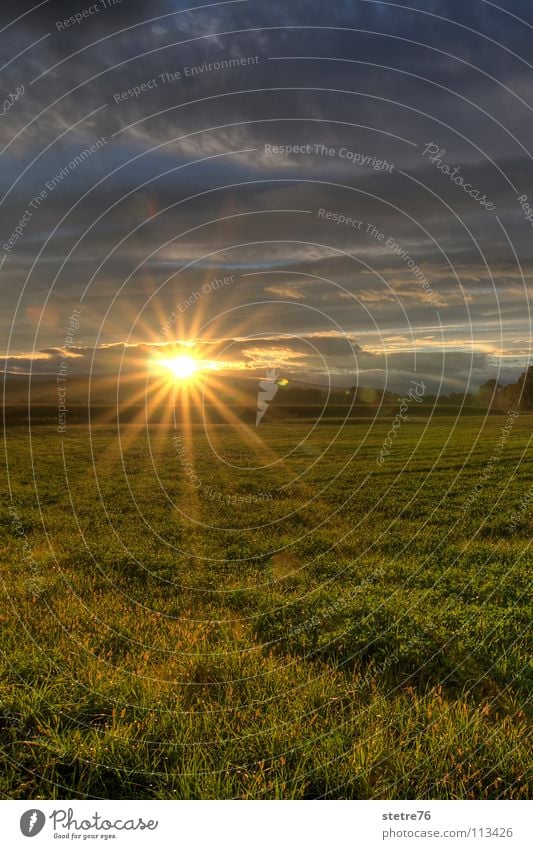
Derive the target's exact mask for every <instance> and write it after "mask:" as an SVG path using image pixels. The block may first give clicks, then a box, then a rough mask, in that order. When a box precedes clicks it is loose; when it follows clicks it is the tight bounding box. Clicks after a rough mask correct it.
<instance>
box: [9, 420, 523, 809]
mask: <svg viewBox="0 0 533 849" xmlns="http://www.w3.org/2000/svg"><path fill="white" fill-rule="evenodd" d="M504 421H505V420H504V419H502V418H501V417H490V418H489V419H487V421H486V422H484V421H483V420H482V419H481V418H479V419H473V418H469V419H464V420H460V421H458V422H456V421H455V420H452V419H449V420H448V419H439V420H438V421H437V422H431V423H428V422H427V421H425V420H413V421H410V422H407V423H404V425H403V426H402V428H401V430H400V431H399V432H398V433H397V434H396V435H395V437H394V440H393V446H392V449H391V451H390V455H389V456H388V458H387V461H386V463H385V464H384V465H382V466H379V464H377V462H376V458H377V456H378V454H379V451H380V448H381V446H382V445H383V441H384V439H385V438H386V435H387V432H388V430H389V428H390V422H389V423H387V422H384V421H383V422H379V423H378V424H377V425H372V424H371V423H370V422H358V423H351V424H350V425H348V426H346V427H344V428H339V426H338V425H337V424H333V423H327V424H323V425H320V426H319V427H317V428H316V429H315V430H314V431H312V432H310V429H311V427H312V425H308V424H306V423H303V422H302V423H297V424H294V423H291V424H279V425H276V426H273V425H268V423H266V422H265V423H264V424H262V425H261V427H260V428H258V429H257V431H255V432H254V433H253V434H250V435H249V436H248V434H247V433H245V432H243V431H235V430H234V429H233V428H230V427H225V426H218V427H213V428H210V429H209V431H208V433H207V435H206V434H205V433H204V431H203V429H202V428H201V427H195V428H193V429H192V432H191V433H188V431H187V429H184V430H183V431H180V432H179V433H178V435H179V436H180V437H181V439H182V442H181V443H180V444H181V445H183V444H185V446H186V450H185V451H184V450H182V451H181V453H180V451H178V450H177V444H178V443H177V441H176V439H175V437H176V433H175V432H174V431H173V430H172V429H169V430H167V429H165V428H162V427H152V428H150V429H149V430H148V431H146V430H145V429H136V428H134V427H133V426H127V427H124V428H123V429H121V431H120V432H118V431H117V430H116V429H113V428H111V427H100V428H98V427H97V428H94V429H93V430H92V432H91V434H90V439H89V431H88V429H87V428H85V427H82V426H74V425H69V427H68V432H67V434H66V436H65V437H64V439H63V441H61V439H60V438H59V436H58V434H57V433H55V432H54V430H53V429H51V428H46V427H43V426H41V427H37V428H35V429H34V430H33V431H32V434H31V445H30V442H29V438H28V432H27V430H26V429H24V428H22V427H21V428H17V427H13V428H11V429H10V430H9V431H8V435H7V456H8V460H9V485H10V487H11V491H12V501H10V500H9V499H8V500H6V502H5V504H4V506H3V509H2V511H1V513H0V522H1V525H0V527H1V531H2V544H3V555H2V579H3V582H4V586H5V601H6V603H5V604H4V609H3V611H2V625H3V628H2V632H3V637H2V643H3V645H2V648H3V670H2V672H3V675H2V684H1V691H0V694H1V709H0V735H1V741H2V745H3V747H4V756H5V762H6V763H7V765H8V768H7V769H6V771H5V772H4V775H3V777H2V779H1V780H2V782H3V783H2V785H0V792H1V793H2V794H3V795H5V796H8V797H11V798H13V797H14V798H49V797H52V798H53V797H56V798H79V797H85V796H95V797H103V798H113V797H116V798H176V797H178V798H245V799H252V798H291V799H292V798H296V799H302V798H308V799H309V798H317V797H326V798H497V797H501V798H526V797H529V796H530V785H529V782H530V774H529V773H528V750H529V746H528V728H529V727H530V726H529V725H528V718H530V713H529V710H528V708H529V707H530V694H531V690H530V681H531V679H530V667H529V658H530V656H531V643H530V623H531V604H530V600H531V592H530V590H531V586H530V580H531V555H530V551H529V542H530V538H531V529H532V525H531V510H530V504H531V502H530V501H528V498H527V496H528V493H529V492H530V491H531V488H532V486H533V465H532V462H531V460H532V457H531V449H530V438H531V431H532V427H531V426H532V424H533V417H531V416H526V415H522V416H521V417H520V418H519V419H518V420H517V421H516V422H515V424H514V425H513V427H512V428H511V429H510V432H509V433H508V434H507V436H506V438H505V442H504V444H503V446H502V447H501V450H497V446H498V443H499V440H500V439H501V428H502V427H503V425H504ZM62 443H63V444H62ZM500 445H501V443H500ZM30 448H31V451H30ZM491 457H492V458H493V459H492V461H491ZM280 458H284V459H283V460H281V459H280ZM494 458H496V459H494ZM10 505H13V506H14V509H15V510H16V521H14V512H13V510H11V512H10V511H9V506H10ZM28 552H31V557H30V556H29V554H28Z"/></svg>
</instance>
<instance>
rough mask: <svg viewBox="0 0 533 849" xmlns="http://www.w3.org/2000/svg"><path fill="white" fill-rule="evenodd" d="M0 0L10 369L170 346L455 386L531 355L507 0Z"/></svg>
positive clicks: (144, 353) (306, 371)
mask: <svg viewBox="0 0 533 849" xmlns="http://www.w3.org/2000/svg"><path fill="white" fill-rule="evenodd" d="M6 5H7V6H8V8H7V9H3V10H2V12H1V13H0V15H1V17H0V30H1V32H0V49H1V54H0V67H1V68H2V87H3V98H4V103H3V105H2V106H0V113H1V117H0V147H1V160H2V165H3V167H2V168H1V169H0V194H1V205H0V225H1V227H0V240H1V245H0V262H1V271H0V280H1V286H2V299H1V310H0V322H1V327H2V339H3V344H2V351H1V352H0V353H1V355H2V363H3V366H4V369H5V370H6V371H7V372H17V373H23V374H25V373H29V372H31V373H32V374H54V373H55V372H56V371H57V368H58V365H59V364H60V362H61V361H64V360H65V359H68V363H69V369H70V370H71V372H72V373H77V374H86V373H89V372H96V373H103V374H109V373H114V372H116V370H117V368H119V367H120V368H124V369H125V370H126V371H127V370H128V369H131V370H135V369H136V370H139V368H141V370H142V366H143V363H144V364H145V365H146V368H149V363H150V358H151V356H152V354H153V352H154V351H156V352H158V353H159V354H160V353H161V351H162V350H164V346H172V349H173V350H175V349H176V343H177V342H178V343H179V344H180V346H182V347H183V350H188V351H192V352H194V355H195V356H199V357H202V358H207V359H209V361H210V362H213V363H215V364H216V366H217V368H220V369H221V370H224V369H227V370H228V372H229V373H232V372H234V371H238V372H239V374H246V373H248V372H250V373H253V374H255V373H257V372H261V371H264V370H265V369H269V368H275V369H277V370H278V371H279V373H283V374H284V375H287V376H288V377H290V378H291V379H297V380H300V381H303V382H308V383H313V384H324V385H325V384H326V383H333V384H334V385H339V386H343V385H353V384H354V383H355V382H356V381H357V382H358V383H359V384H360V385H363V386H375V387H384V388H387V389H393V390H398V391H401V390H402V389H404V388H406V387H408V386H409V384H410V381H411V380H412V379H413V378H415V377H417V378H418V379H423V380H424V382H425V384H426V385H427V386H428V387H429V388H430V389H431V391H434V392H450V391H454V392H473V391H476V389H477V388H478V387H479V385H480V384H481V383H483V382H484V381H486V380H487V379H489V378H494V377H496V378H497V379H498V380H499V381H500V382H501V383H504V384H505V383H509V382H511V381H514V380H516V378H517V377H518V375H519V374H520V373H521V372H522V371H524V369H525V367H526V366H527V365H528V363H529V362H530V361H531V354H530V345H531V316H530V313H529V295H530V293H531V268H532V261H533V229H532V227H533V220H529V218H531V219H533V171H532V155H531V147H532V132H531V128H532V126H533V124H532V110H533V86H532V84H531V83H532V79H533V77H532V74H533V65H532V64H531V50H530V47H531V40H532V37H533V9H532V8H531V7H530V4H529V3H528V2H526V0H508V2H504V0H501V2H499V3H496V2H489V0H469V2H468V3H465V2H463V0H461V1H460V2H459V0H425V2H422V0H410V2H405V3H397V2H378V0H349V2H348V0H346V2H345V1H344V0H337V2H335V3H329V2H324V0H291V2H286V0H283V1H282V0H269V2H268V3H266V2H264V0H228V2H222V3H205V2H201V3H199V2H194V0H188V2H182V1H181V0H180V2H175V1H174V0H161V2H159V0H158V2H150V3H148V2H144V3H143V2H133V0H122V2H117V1H116V2H113V0H98V2H96V3H93V4H91V3H88V2H84V0H81V2H74V3H72V2H68V3H67V2H64V3H58V2H53V0H48V2H41V3H34V4H24V3H23V4H22V5H17V7H16V11H15V7H13V6H11V5H10V4H6ZM76 16H77V17H76ZM15 17H16V18H17V20H13V18H15ZM528 204H531V209H530V208H529V206H528ZM528 216H529V217H528ZM180 349H181V348H180Z"/></svg>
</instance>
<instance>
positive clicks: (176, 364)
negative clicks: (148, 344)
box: [160, 354, 202, 381]
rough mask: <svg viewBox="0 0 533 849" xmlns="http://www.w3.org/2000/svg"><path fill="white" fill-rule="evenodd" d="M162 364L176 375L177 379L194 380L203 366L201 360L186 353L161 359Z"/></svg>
mask: <svg viewBox="0 0 533 849" xmlns="http://www.w3.org/2000/svg"><path fill="white" fill-rule="evenodd" d="M160 365H162V366H163V367H164V368H165V369H168V371H169V372H171V374H172V375H173V376H174V378H175V379H176V380H184V381H185V380H192V379H194V378H195V377H196V376H197V375H198V372H199V371H200V370H201V368H202V363H201V362H200V361H199V360H195V359H193V357H188V356H187V355H186V354H178V355H177V356H175V357H169V358H167V359H164V360H160Z"/></svg>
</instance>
